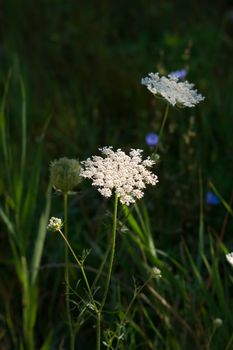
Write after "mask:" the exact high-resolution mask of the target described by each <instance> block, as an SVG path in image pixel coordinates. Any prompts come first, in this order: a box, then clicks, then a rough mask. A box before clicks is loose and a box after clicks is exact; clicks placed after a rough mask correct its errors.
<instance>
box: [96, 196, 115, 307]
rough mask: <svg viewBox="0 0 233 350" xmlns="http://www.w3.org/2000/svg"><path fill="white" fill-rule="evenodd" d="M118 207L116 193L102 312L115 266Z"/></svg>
mask: <svg viewBox="0 0 233 350" xmlns="http://www.w3.org/2000/svg"><path fill="white" fill-rule="evenodd" d="M117 207H118V196H117V194H115V202H114V214H113V228H112V241H111V247H112V249H111V253H110V262H109V268H108V274H107V279H106V284H105V290H104V296H103V299H102V302H101V305H100V312H101V311H102V309H103V307H104V305H105V302H106V299H107V295H108V289H109V284H110V279H111V274H112V266H113V260H114V255H115V244H116V228H117Z"/></svg>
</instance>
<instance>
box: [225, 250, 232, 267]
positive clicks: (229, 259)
mask: <svg viewBox="0 0 233 350" xmlns="http://www.w3.org/2000/svg"><path fill="white" fill-rule="evenodd" d="M226 259H227V261H228V262H229V264H231V266H233V252H232V253H229V254H226Z"/></svg>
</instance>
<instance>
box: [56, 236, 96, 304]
mask: <svg viewBox="0 0 233 350" xmlns="http://www.w3.org/2000/svg"><path fill="white" fill-rule="evenodd" d="M58 232H59V233H60V235H61V236H62V238H63V239H64V241H65V243H66V247H67V248H69V250H70V252H71V254H72V255H73V257H74V259H75V261H76V262H77V264H78V266H79V267H80V269H81V271H82V275H83V278H84V281H85V283H86V287H87V290H88V292H89V294H90V297H91V300H92V302H94V298H93V295H92V291H91V287H90V284H89V282H88V279H87V275H86V272H85V270H84V268H83V264H82V263H81V261H80V260H79V259H78V257H77V255H76V254H75V252H74V251H73V249H72V247H71V245H70V243H69V241H68V239H67V238H66V236H65V235H64V234H63V233H62V231H61V230H58Z"/></svg>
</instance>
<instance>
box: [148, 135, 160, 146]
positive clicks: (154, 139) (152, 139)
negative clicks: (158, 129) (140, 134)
mask: <svg viewBox="0 0 233 350" xmlns="http://www.w3.org/2000/svg"><path fill="white" fill-rule="evenodd" d="M158 141H159V137H158V135H157V134H156V133H155V132H149V133H148V134H146V143H147V145H148V146H149V147H154V146H156V145H157V143H158Z"/></svg>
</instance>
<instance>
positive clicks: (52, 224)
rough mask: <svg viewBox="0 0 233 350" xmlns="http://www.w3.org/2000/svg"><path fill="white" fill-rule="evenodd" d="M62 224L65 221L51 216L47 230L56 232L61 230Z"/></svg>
mask: <svg viewBox="0 0 233 350" xmlns="http://www.w3.org/2000/svg"><path fill="white" fill-rule="evenodd" d="M62 226H63V223H62V220H61V219H59V218H55V217H51V218H50V219H49V223H48V226H47V230H49V231H54V232H56V231H59V230H61V228H62Z"/></svg>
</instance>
